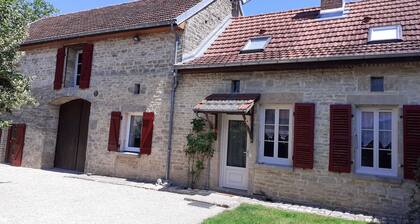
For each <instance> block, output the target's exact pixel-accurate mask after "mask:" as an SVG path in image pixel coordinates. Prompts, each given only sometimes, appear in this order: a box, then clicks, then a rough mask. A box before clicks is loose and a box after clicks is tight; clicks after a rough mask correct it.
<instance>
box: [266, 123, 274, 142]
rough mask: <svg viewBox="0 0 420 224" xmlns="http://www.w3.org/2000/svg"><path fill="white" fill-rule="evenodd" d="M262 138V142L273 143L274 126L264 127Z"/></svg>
mask: <svg viewBox="0 0 420 224" xmlns="http://www.w3.org/2000/svg"><path fill="white" fill-rule="evenodd" d="M264 136H265V137H264V140H268V141H274V125H266V126H265V132H264Z"/></svg>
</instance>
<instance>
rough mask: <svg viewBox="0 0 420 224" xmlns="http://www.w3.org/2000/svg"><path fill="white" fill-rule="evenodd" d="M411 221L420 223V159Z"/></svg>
mask: <svg viewBox="0 0 420 224" xmlns="http://www.w3.org/2000/svg"><path fill="white" fill-rule="evenodd" d="M409 221H410V223H413V224H418V223H420V158H419V160H418V162H417V171H416V189H414V190H413V194H412V196H411V203H410V212H409Z"/></svg>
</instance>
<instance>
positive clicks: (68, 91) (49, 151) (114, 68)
mask: <svg viewBox="0 0 420 224" xmlns="http://www.w3.org/2000/svg"><path fill="white" fill-rule="evenodd" d="M174 44H175V35H174V34H173V33H158V34H149V35H142V36H141V41H140V42H138V43H137V42H135V41H133V40H132V39H131V38H127V39H112V40H106V41H100V42H96V43H95V47H94V56H93V57H94V58H93V67H92V77H91V87H90V88H89V89H87V90H80V89H78V88H74V87H65V88H63V89H62V90H60V91H54V90H53V81H54V74H55V66H56V64H55V61H56V52H57V49H45V48H44V49H39V50H32V51H28V52H26V54H25V56H24V57H23V58H22V60H21V62H20V64H21V67H20V68H21V71H22V72H23V74H25V75H27V76H30V77H33V81H32V91H33V94H34V96H35V97H36V99H37V100H38V105H36V106H33V107H30V108H26V109H24V110H22V111H19V112H15V113H13V115H12V116H10V117H9V118H11V119H13V120H14V122H15V123H26V124H27V131H26V138H25V147H24V154H23V164H22V165H23V166H25V167H33V168H52V167H53V166H54V156H55V144H56V138H57V127H58V116H59V108H60V105H62V104H63V103H66V102H69V101H71V100H73V99H78V98H82V99H85V100H87V101H89V102H90V103H91V113H90V122H89V133H88V145H87V159H86V168H85V172H89V173H96V174H104V175H112V176H122V177H128V178H139V179H146V180H156V179H157V178H160V177H162V176H164V173H165V172H164V171H165V162H166V148H167V139H168V125H167V124H168V114H169V96H170V90H171V81H172V79H171V76H172V71H173V58H174V47H175V46H174ZM135 84H140V86H141V91H140V94H139V95H135V94H134V91H133V89H134V87H135ZM95 92H96V93H97V94H95ZM95 95H96V96H95ZM112 111H121V112H123V113H127V112H145V111H152V112H155V116H156V118H155V123H154V125H155V131H154V136H153V147H152V154H151V155H150V156H142V157H139V156H134V155H125V154H121V153H115V152H108V150H107V147H108V134H109V125H110V118H111V112H112ZM6 133H7V132H6ZM121 139H123V136H121ZM3 142H4V141H3ZM0 149H2V150H1V155H3V157H4V151H5V150H3V147H0Z"/></svg>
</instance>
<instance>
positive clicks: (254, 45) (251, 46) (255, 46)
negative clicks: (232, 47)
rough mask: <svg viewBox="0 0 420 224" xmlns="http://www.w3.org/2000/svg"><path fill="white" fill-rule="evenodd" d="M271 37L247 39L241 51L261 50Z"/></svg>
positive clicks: (252, 51)
mask: <svg viewBox="0 0 420 224" xmlns="http://www.w3.org/2000/svg"><path fill="white" fill-rule="evenodd" d="M270 40H271V37H267V36H264V37H253V38H251V39H249V40H248V42H247V43H246V45H245V47H244V48H242V50H241V53H254V52H262V51H264V49H265V48H266V47H267V45H268V43H269V42H270Z"/></svg>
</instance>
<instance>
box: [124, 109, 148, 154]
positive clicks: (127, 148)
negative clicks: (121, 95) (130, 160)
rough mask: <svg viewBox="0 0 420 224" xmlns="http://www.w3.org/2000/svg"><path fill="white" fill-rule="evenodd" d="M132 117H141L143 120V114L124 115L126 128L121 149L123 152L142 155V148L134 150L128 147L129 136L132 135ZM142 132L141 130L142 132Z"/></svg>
mask: <svg viewBox="0 0 420 224" xmlns="http://www.w3.org/2000/svg"><path fill="white" fill-rule="evenodd" d="M131 116H141V117H142V118H143V113H141V112H130V113H125V114H123V124H124V125H125V127H124V128H123V129H122V130H123V131H122V136H124V140H123V144H121V145H122V146H123V147H121V148H120V151H122V152H132V153H140V150H141V149H140V148H133V147H128V141H129V137H130V136H129V135H130V126H131V124H130V123H131ZM140 131H141V130H140Z"/></svg>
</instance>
